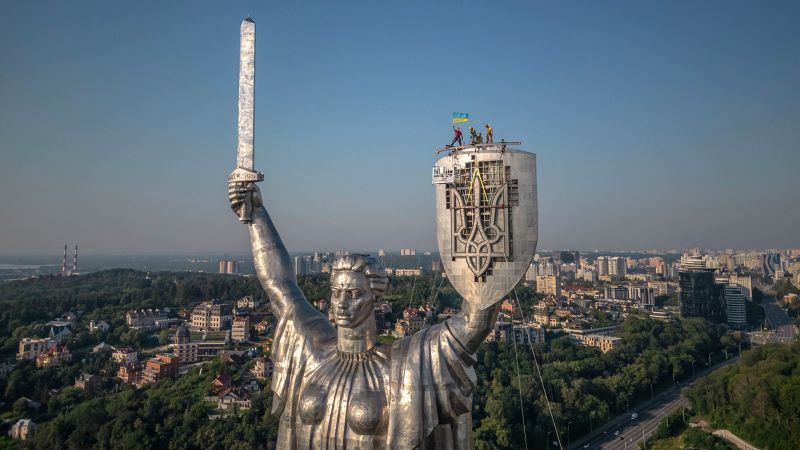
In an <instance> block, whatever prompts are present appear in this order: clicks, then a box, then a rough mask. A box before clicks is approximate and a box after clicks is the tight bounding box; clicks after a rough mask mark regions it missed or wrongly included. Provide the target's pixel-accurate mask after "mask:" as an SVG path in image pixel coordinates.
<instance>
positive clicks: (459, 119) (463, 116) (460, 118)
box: [453, 112, 469, 123]
mask: <svg viewBox="0 0 800 450" xmlns="http://www.w3.org/2000/svg"><path fill="white" fill-rule="evenodd" d="M463 122H469V114H468V113H457V112H454V113H453V123H463Z"/></svg>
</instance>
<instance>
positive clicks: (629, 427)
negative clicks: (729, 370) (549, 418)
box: [553, 358, 738, 450]
mask: <svg viewBox="0 0 800 450" xmlns="http://www.w3.org/2000/svg"><path fill="white" fill-rule="evenodd" d="M737 359H738V358H731V359H729V360H727V361H725V362H722V363H720V364H718V365H716V366H714V367H712V368H710V369H706V370H704V371H702V372H700V373H699V374H698V375H697V377H696V378H695V380H697V379H700V378H702V377H704V376H706V375H708V374H709V373H711V372H713V371H715V370H717V369H719V368H721V367H723V366H725V365H727V364H731V363H733V362H735V361H736V360H737ZM640 406H642V408H641V409H640V410H635V409H631V412H630V414H626V415H624V416H620V417H617V418H616V419H614V420H612V421H611V423H610V424H608V425H605V426H603V427H602V428H601V429H598V430H597V431H596V432H595V433H594V435H593V436H591V437H589V438H588V439H576V440H575V443H574V444H573V445H572V446H570V447H569V448H570V449H581V448H589V449H603V450H627V449H635V448H636V447H637V446H638V445H639V443H640V442H642V440H643V439H649V438H650V435H652V434H653V433H654V432H655V431H656V429H657V428H658V424H659V423H660V422H661V420H663V419H664V418H665V417H667V416H668V415H670V414H672V413H673V412H676V411H680V410H681V408H682V407H689V400H688V399H686V397H684V396H683V395H681V392H680V388H678V387H673V388H670V389H669V390H667V391H664V392H662V393H660V394H659V395H657V396H656V397H655V399H654V400H653V401H651V402H649V403H648V402H645V404H643V405H640ZM634 412H636V413H637V415H638V417H636V418H635V419H633V418H631V415H632V414H633V413H634ZM616 432H619V434H615V433H616ZM553 448H555V447H553Z"/></svg>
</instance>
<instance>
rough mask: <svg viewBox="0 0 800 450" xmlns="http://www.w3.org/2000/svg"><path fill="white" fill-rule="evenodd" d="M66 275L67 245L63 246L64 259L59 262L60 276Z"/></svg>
mask: <svg viewBox="0 0 800 450" xmlns="http://www.w3.org/2000/svg"><path fill="white" fill-rule="evenodd" d="M66 274H67V245H66V244H64V259H62V260H61V276H62V277H63V276H64V275H66Z"/></svg>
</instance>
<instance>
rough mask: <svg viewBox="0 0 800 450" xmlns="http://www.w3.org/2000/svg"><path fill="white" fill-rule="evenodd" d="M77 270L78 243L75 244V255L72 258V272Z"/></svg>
mask: <svg viewBox="0 0 800 450" xmlns="http://www.w3.org/2000/svg"><path fill="white" fill-rule="evenodd" d="M77 272H78V244H75V257H74V258H73V259H72V273H77Z"/></svg>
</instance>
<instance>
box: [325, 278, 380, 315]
mask: <svg viewBox="0 0 800 450" xmlns="http://www.w3.org/2000/svg"><path fill="white" fill-rule="evenodd" d="M374 301H375V297H374V294H373V293H372V289H370V288H369V281H368V280H367V277H366V275H364V274H363V273H361V272H336V274H335V275H334V276H333V278H332V279H331V307H332V308H333V317H334V319H335V320H336V325H337V326H340V327H344V328H355V327H357V326H359V325H361V324H362V323H364V321H365V320H367V318H368V317H369V316H370V314H373V312H372V306H373V303H374Z"/></svg>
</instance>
